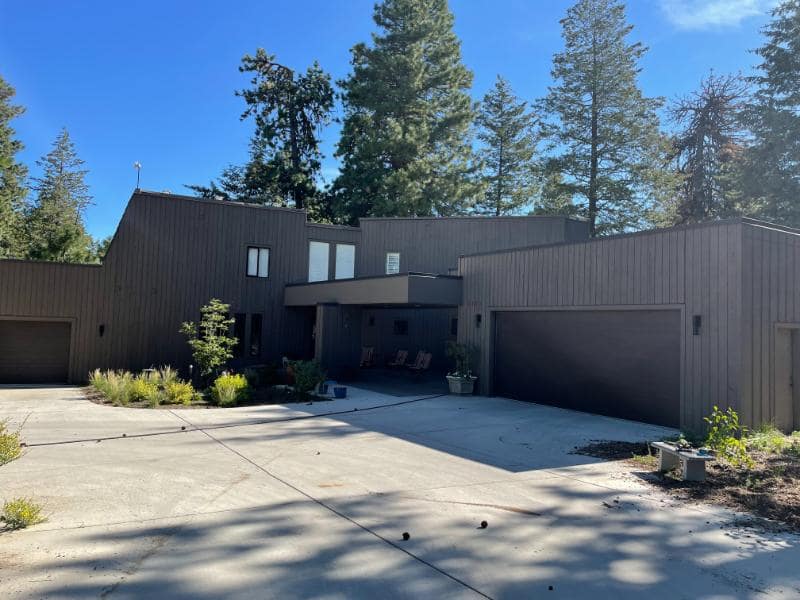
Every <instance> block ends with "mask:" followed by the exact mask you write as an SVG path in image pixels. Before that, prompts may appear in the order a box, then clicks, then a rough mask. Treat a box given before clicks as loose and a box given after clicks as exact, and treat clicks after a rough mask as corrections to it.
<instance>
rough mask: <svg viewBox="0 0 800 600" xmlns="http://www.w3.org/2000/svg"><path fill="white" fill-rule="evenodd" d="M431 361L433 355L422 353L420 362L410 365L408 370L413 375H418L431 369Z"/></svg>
mask: <svg viewBox="0 0 800 600" xmlns="http://www.w3.org/2000/svg"><path fill="white" fill-rule="evenodd" d="M431 359H433V354H432V353H430V352H423V353H422V360H421V361H420V362H419V363H418V364H414V365H411V366H410V367H408V368H409V370H410V371H411V372H412V373H414V374H415V375H420V374H422V373H424V372H425V371H427V370H428V369H430V367H431Z"/></svg>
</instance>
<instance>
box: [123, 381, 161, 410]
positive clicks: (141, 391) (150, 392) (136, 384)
mask: <svg viewBox="0 0 800 600" xmlns="http://www.w3.org/2000/svg"><path fill="white" fill-rule="evenodd" d="M159 392H160V390H159V389H158V384H157V383H156V382H155V381H152V380H151V379H150V378H149V377H148V376H147V375H139V376H138V377H135V378H134V379H133V381H131V384H130V388H129V391H128V394H129V397H130V399H131V400H133V401H134V402H147V404H149V405H150V407H151V408H155V407H156V406H158V405H159V403H160V397H159V396H160V394H159Z"/></svg>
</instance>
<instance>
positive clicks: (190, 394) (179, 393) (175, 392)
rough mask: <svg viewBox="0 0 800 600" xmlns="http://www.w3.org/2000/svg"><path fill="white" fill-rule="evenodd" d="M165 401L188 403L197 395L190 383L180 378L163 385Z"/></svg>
mask: <svg viewBox="0 0 800 600" xmlns="http://www.w3.org/2000/svg"><path fill="white" fill-rule="evenodd" d="M164 395H165V402H167V404H185V405H189V404H191V403H192V400H194V399H195V397H196V396H197V392H195V391H194V388H193V387H192V384H191V383H186V382H183V381H180V380H175V381H170V382H169V383H167V384H166V385H165V386H164Z"/></svg>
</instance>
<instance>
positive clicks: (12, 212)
mask: <svg viewBox="0 0 800 600" xmlns="http://www.w3.org/2000/svg"><path fill="white" fill-rule="evenodd" d="M14 93H15V92H14V88H12V87H11V86H10V85H9V84H8V83H6V81H5V80H4V79H3V78H2V77H0V258H8V257H15V256H19V255H20V253H21V243H22V240H21V236H20V229H21V214H22V209H23V206H24V202H25V195H26V189H25V177H26V176H27V173H28V170H27V168H26V167H25V165H23V164H22V163H20V162H17V160H16V155H17V153H18V152H19V151H20V150H22V142H20V141H19V140H17V139H15V137H14V129H13V128H12V127H11V121H12V120H13V119H14V118H15V117H18V116H19V115H21V114H22V113H23V111H24V109H23V108H22V107H21V106H16V105H14V104H12V103H11V99H12V98H13V97H14Z"/></svg>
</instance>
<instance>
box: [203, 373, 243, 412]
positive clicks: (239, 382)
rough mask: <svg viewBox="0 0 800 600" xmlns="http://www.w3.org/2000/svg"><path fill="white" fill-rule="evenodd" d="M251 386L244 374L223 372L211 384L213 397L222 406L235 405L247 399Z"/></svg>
mask: <svg viewBox="0 0 800 600" xmlns="http://www.w3.org/2000/svg"><path fill="white" fill-rule="evenodd" d="M249 395H250V386H249V384H248V383H247V379H246V378H245V376H244V375H232V374H229V373H223V374H222V375H220V376H219V377H217V378H216V379H215V380H214V384H213V385H212V386H211V397H212V398H213V399H214V402H216V403H217V404H219V405H220V406H234V405H236V404H239V403H240V402H243V401H245V400H247V398H248V397H249Z"/></svg>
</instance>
